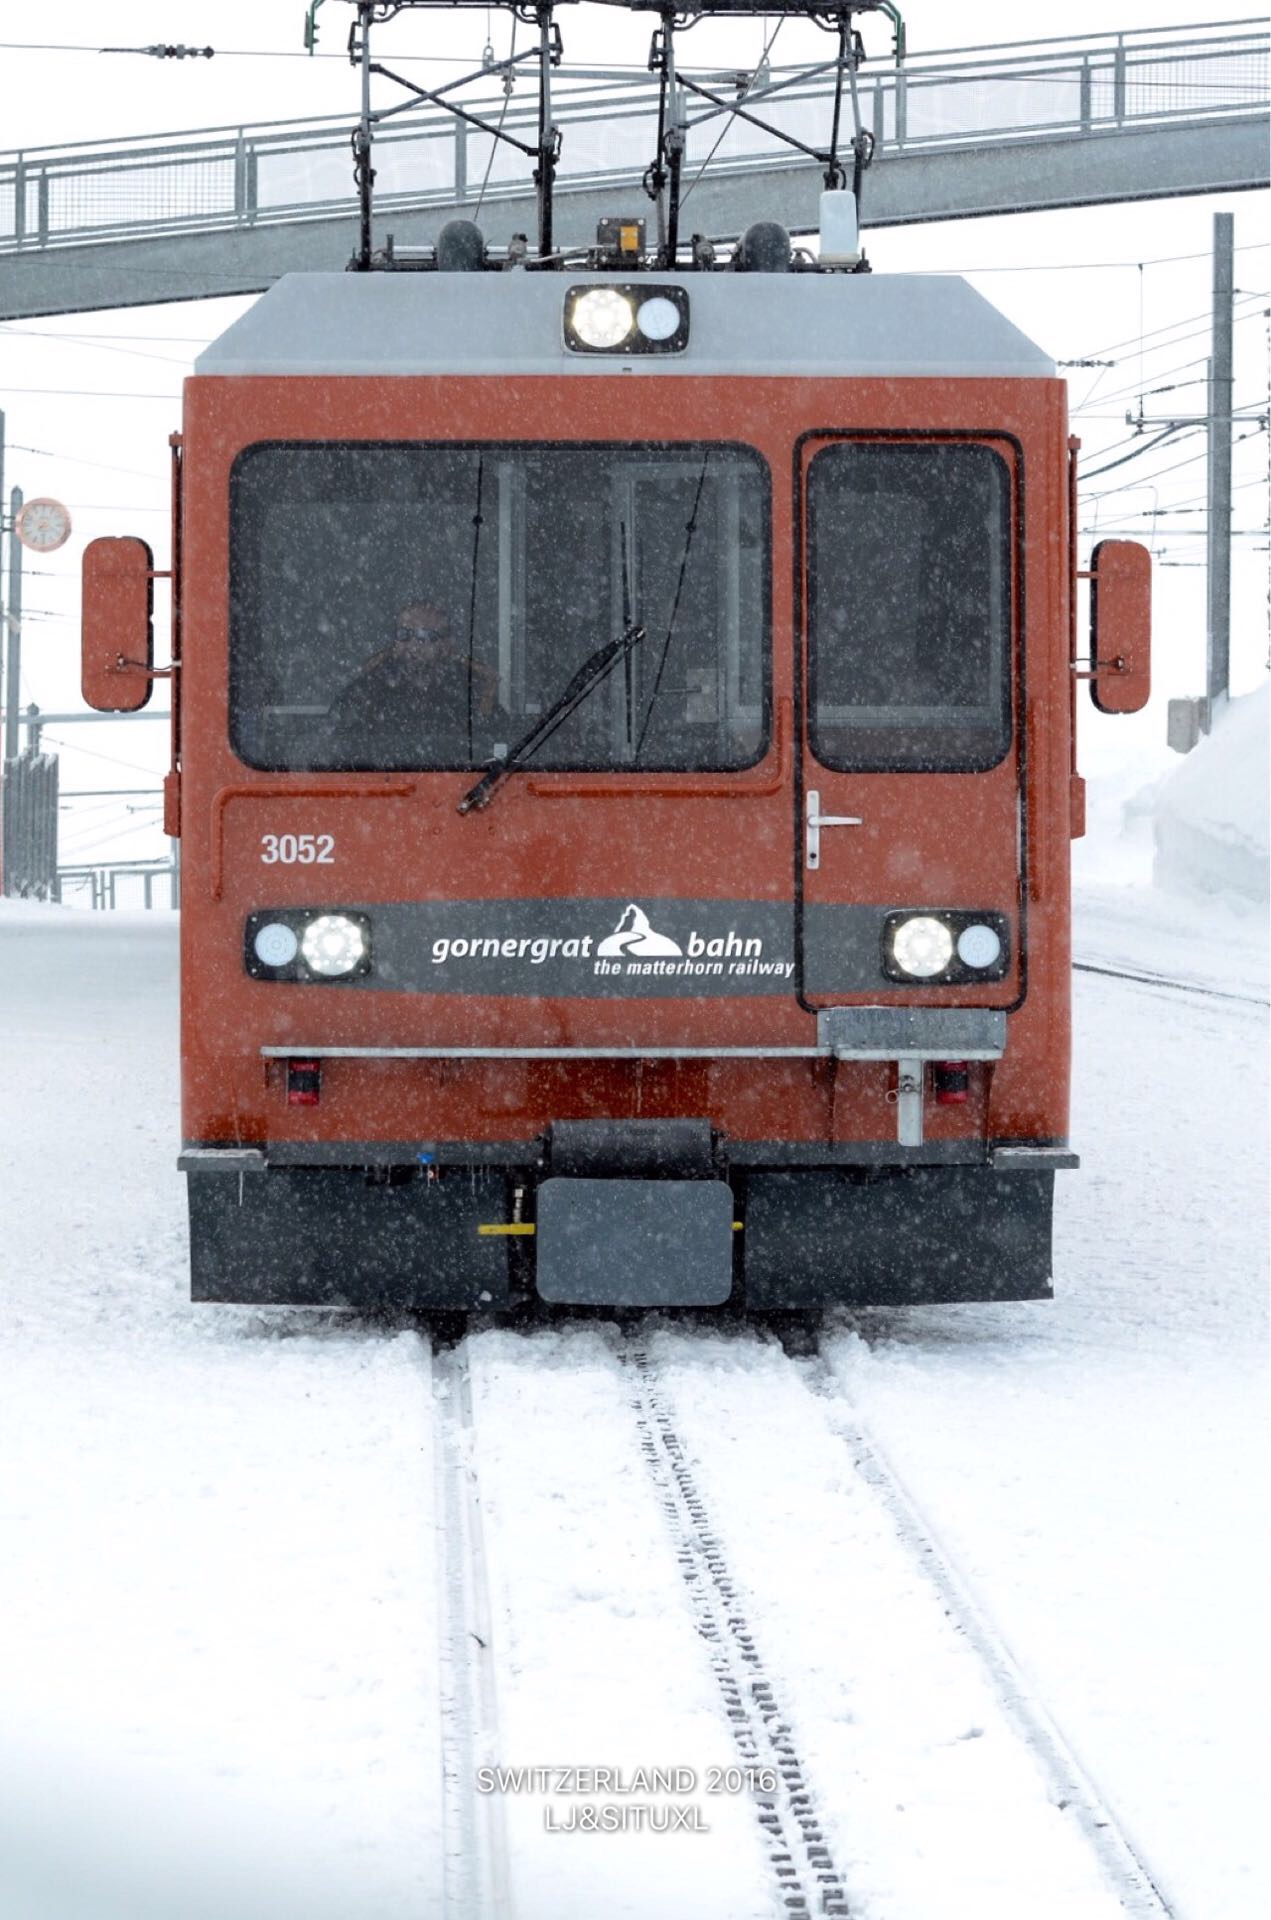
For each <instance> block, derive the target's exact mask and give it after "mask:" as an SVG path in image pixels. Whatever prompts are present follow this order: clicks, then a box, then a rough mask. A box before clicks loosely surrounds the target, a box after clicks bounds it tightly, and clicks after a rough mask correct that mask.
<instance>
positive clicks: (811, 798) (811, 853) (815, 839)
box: [807, 787, 865, 871]
mask: <svg viewBox="0 0 1271 1920" xmlns="http://www.w3.org/2000/svg"><path fill="white" fill-rule="evenodd" d="M864 824H865V822H864V821H863V820H861V819H860V818H859V817H858V815H856V814H854V813H822V812H821V796H820V794H819V793H818V792H817V790H816V788H815V787H809V789H808V810H807V864H808V866H809V867H811V868H812V869H813V870H814V871H815V869H816V868H817V867H819V866H820V864H821V828H822V827H862V826H864Z"/></svg>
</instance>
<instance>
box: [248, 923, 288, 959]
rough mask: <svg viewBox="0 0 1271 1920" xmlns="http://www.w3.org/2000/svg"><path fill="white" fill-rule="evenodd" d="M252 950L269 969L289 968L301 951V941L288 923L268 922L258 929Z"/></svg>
mask: <svg viewBox="0 0 1271 1920" xmlns="http://www.w3.org/2000/svg"><path fill="white" fill-rule="evenodd" d="M252 950H253V952H254V953H255V955H256V958H257V959H258V960H261V961H263V962H264V964H265V965H266V966H267V967H288V966H290V965H291V962H292V961H293V960H294V959H295V957H296V955H297V953H299V951H300V941H299V939H298V937H297V934H296V930H295V928H294V927H289V926H288V925H287V923H286V921H284V920H266V922H265V924H264V925H263V926H261V927H258V928H257V929H256V938H255V939H254V940H253V941H252Z"/></svg>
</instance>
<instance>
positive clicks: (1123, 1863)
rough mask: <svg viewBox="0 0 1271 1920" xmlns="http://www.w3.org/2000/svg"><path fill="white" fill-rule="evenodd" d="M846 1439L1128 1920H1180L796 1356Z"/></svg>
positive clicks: (890, 1474) (944, 1561)
mask: <svg viewBox="0 0 1271 1920" xmlns="http://www.w3.org/2000/svg"><path fill="white" fill-rule="evenodd" d="M792 1358H793V1360H794V1362H795V1364H796V1365H799V1366H801V1368H802V1369H803V1370H804V1372H805V1374H806V1377H807V1379H808V1383H809V1385H810V1387H811V1390H812V1391H813V1392H814V1393H815V1394H816V1396H817V1397H818V1398H819V1399H821V1400H822V1401H823V1402H824V1404H825V1409H826V1416H827V1418H828V1420H829V1422H830V1424H831V1426H832V1427H833V1429H834V1431H835V1432H836V1433H837V1434H838V1435H839V1437H840V1438H841V1439H842V1441H843V1443H844V1445H845V1446H846V1447H847V1449H848V1452H849V1454H850V1456H851V1459H852V1464H853V1467H854V1469H855V1471H856V1472H857V1473H859V1474H860V1476H861V1478H862V1479H863V1480H864V1481H865V1482H866V1484H867V1485H868V1486H869V1487H870V1488H871V1489H872V1490H873V1492H874V1493H875V1494H876V1495H877V1497H878V1498H879V1500H880V1501H881V1502H882V1504H883V1506H884V1507H885V1508H886V1510H887V1512H888V1514H889V1515H890V1516H891V1519H892V1521H893V1523H894V1525H895V1528H896V1532H897V1535H898V1536H899V1538H900V1539H901V1540H902V1541H903V1542H904V1543H905V1545H906V1546H907V1547H908V1548H909V1550H910V1552H911V1553H912V1554H913V1556H914V1558H915V1560H916V1561H917V1562H918V1563H919V1564H920V1565H921V1566H922V1569H923V1571H924V1573H925V1574H926V1577H927V1578H928V1580H929V1581H930V1582H931V1584H932V1586H933V1587H934V1588H935V1590H936V1593H937V1594H938V1595H939V1598H940V1602H941V1605H942V1606H943V1607H944V1609H945V1612H946V1614H947V1615H948V1617H949V1618H950V1620H952V1621H954V1622H955V1623H956V1625H957V1628H958V1631H959V1632H960V1633H961V1635H962V1636H963V1638H964V1639H965V1640H966V1642H967V1644H968V1645H969V1646H970V1647H971V1648H973V1650H974V1652H975V1654H976V1657H977V1658H978V1660H979V1661H980V1664H981V1666H982V1667H983V1669H984V1671H985V1672H986V1674H987V1675H988V1676H989V1678H990V1680H991V1682H992V1686H993V1690H994V1693H995V1695H996V1697H997V1699H998V1702H999V1703H1000V1705H1001V1707H1002V1709H1003V1711H1004V1713H1005V1715H1006V1718H1007V1720H1008V1721H1009V1723H1010V1725H1011V1726H1012V1728H1013V1729H1014V1731H1015V1733H1016V1734H1017V1736H1018V1737H1019V1739H1020V1740H1021V1741H1022V1743H1023V1744H1024V1745H1025V1746H1026V1747H1027V1748H1028V1750H1029V1752H1030V1753H1032V1754H1033V1756H1034V1758H1035V1759H1036V1760H1037V1762H1038V1764H1039V1766H1040V1767H1041V1768H1042V1770H1043V1772H1044V1774H1045V1776H1046V1779H1047V1782H1048V1786H1049V1791H1050V1796H1051V1799H1052V1801H1053V1803H1054V1805H1056V1806H1058V1807H1060V1808H1062V1809H1063V1810H1064V1812H1065V1813H1066V1814H1068V1815H1070V1816H1071V1818H1072V1819H1073V1821H1074V1822H1075V1824H1076V1825H1077V1826H1078V1827H1079V1828H1080V1830H1081V1832H1082V1834H1083V1836H1084V1838H1085V1840H1086V1843H1087V1845H1088V1846H1089V1848H1090V1850H1091V1852H1092V1853H1093V1854H1094V1856H1095V1858H1096V1859H1097V1860H1098V1862H1099V1865H1100V1868H1101V1871H1102V1874H1103V1878H1104V1880H1105V1882H1106V1884H1107V1885H1108V1887H1109V1888H1110V1889H1111V1891H1112V1892H1113V1893H1114V1894H1115V1896H1116V1898H1117V1899H1118V1900H1119V1902H1120V1904H1121V1908H1122V1911H1123V1912H1124V1913H1125V1914H1126V1915H1127V1917H1128V1920H1173V1908H1172V1907H1171V1906H1170V1904H1169V1902H1168V1901H1167V1899H1166V1896H1165V1894H1164V1893H1163V1892H1162V1890H1161V1888H1160V1887H1159V1886H1158V1884H1157V1882H1156V1880H1155V1878H1154V1877H1153V1875H1152V1872H1151V1870H1150V1868H1149V1867H1148V1866H1147V1864H1146V1862H1145V1860H1144V1859H1143V1857H1142V1855H1141V1853H1140V1852H1139V1850H1138V1848H1137V1847H1136V1846H1135V1845H1134V1843H1133V1841H1132V1840H1131V1839H1130V1837H1129V1836H1128V1834H1127V1833H1126V1831H1125V1828H1124V1825H1123V1824H1122V1822H1121V1821H1120V1820H1119V1819H1118V1818H1117V1817H1116V1815H1115V1814H1114V1813H1113V1811H1112V1810H1111V1808H1110V1807H1109V1805H1108V1802H1107V1800H1106V1799H1105V1798H1104V1796H1103V1794H1102V1793H1101V1792H1100V1790H1099V1788H1098V1786H1097V1785H1096V1783H1095V1781H1094V1780H1093V1778H1092V1776H1091V1775H1090V1774H1089V1773H1088V1772H1087V1771H1086V1769H1085V1768H1084V1767H1083V1766H1082V1765H1081V1763H1080V1762H1079V1761H1078V1759H1077V1758H1076V1756H1075V1754H1074V1753H1073V1751H1072V1749H1071V1747H1070V1746H1069V1744H1068V1742H1067V1741H1066V1739H1065V1738H1064V1735H1063V1733H1062V1731H1061V1730H1060V1728H1059V1726H1058V1725H1057V1724H1056V1722H1055V1720H1054V1718H1053V1716H1052V1715H1051V1713H1050V1711H1049V1709H1048V1708H1047V1707H1046V1705H1045V1704H1044V1702H1043V1701H1042V1700H1041V1699H1040V1697H1039V1696H1038V1695H1037V1694H1036V1692H1035V1691H1034V1690H1033V1689H1032V1688H1031V1687H1030V1686H1029V1684H1028V1682H1027V1680H1026V1679H1025V1677H1024V1675H1023V1673H1022V1672H1021V1670H1020V1667H1019V1664H1018V1662H1017V1661H1016V1659H1015V1657H1014V1655H1013V1654H1012V1653H1011V1651H1010V1649H1009V1647H1008V1646H1007V1645H1006V1643H1005V1642H1004V1641H1003V1640H1002V1638H1001V1636H1000V1635H999V1634H998V1633H997V1632H996V1631H995V1629H994V1628H993V1626H992V1625H991V1623H990V1622H989V1620H988V1619H987V1617H986V1615H985V1613H984V1611H983V1609H982V1608H981V1607H980V1606H979V1605H978V1604H977V1602H976V1601H975V1599H974V1597H973V1596H972V1594H971V1592H970V1590H969V1589H968V1587H967V1586H966V1583H965V1582H964V1581H963V1579H962V1578H961V1576H960V1575H959V1573H958V1572H957V1570H956V1568H955V1567H954V1565H953V1563H952V1561H951V1559H950V1558H949V1556H948V1554H947V1553H946V1552H945V1550H944V1549H943V1547H942V1546H941V1545H940V1542H939V1540H938V1539H937V1537H936V1535H935V1533H934V1532H933V1530H932V1528H931V1526H930V1525H929V1523H928V1522H927V1520H926V1518H925V1517H924V1515H923V1514H922V1513H921V1512H920V1510H919V1508H918V1506H917V1505H916V1503H915V1502H914V1500H913V1498H912V1496H911V1495H910V1494H909V1492H908V1490H907V1489H906V1488H905V1486H904V1484H903V1482H902V1481H901V1480H900V1478H899V1476H898V1475H897V1473H896V1472H895V1469H894V1468H893V1467H892V1465H891V1463H890V1462H889V1461H888V1459H887V1457H886V1455H885V1453H884V1452H883V1450H882V1448H881V1447H880V1446H879V1444H878V1442H877V1441H876V1440H875V1439H874V1438H873V1436H872V1435H871V1434H870V1433H869V1432H868V1430H867V1428H866V1426H865V1423H864V1422H863V1420H862V1419H861V1417H860V1415H859V1413H858V1412H857V1411H856V1410H855V1409H854V1408H853V1407H852V1406H851V1404H850V1402H849V1401H848V1400H847V1399H846V1398H845V1396H844V1394H843V1391H842V1387H841V1385H840V1383H839V1381H838V1379H837V1378H836V1376H835V1374H834V1372H833V1369H832V1368H831V1366H830V1365H829V1363H828V1362H827V1361H826V1360H825V1359H824V1357H823V1356H822V1355H821V1354H820V1353H819V1352H815V1353H813V1354H812V1355H811V1356H809V1357H807V1358H804V1357H803V1354H802V1351H801V1350H800V1351H797V1352H796V1354H795V1355H793V1356H792Z"/></svg>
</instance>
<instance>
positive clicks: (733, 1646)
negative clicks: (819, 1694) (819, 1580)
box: [619, 1338, 853, 1920]
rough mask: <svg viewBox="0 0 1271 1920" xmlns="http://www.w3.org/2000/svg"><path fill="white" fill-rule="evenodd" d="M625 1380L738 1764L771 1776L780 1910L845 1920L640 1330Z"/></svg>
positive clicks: (792, 1749) (769, 1827)
mask: <svg viewBox="0 0 1271 1920" xmlns="http://www.w3.org/2000/svg"><path fill="white" fill-rule="evenodd" d="M619 1352H620V1355H621V1358H622V1360H623V1362H624V1364H625V1365H626V1367H627V1369H628V1372H629V1375H630V1378H631V1384H632V1394H631V1405H632V1408H633V1409H634V1412H635V1416H636V1426H637V1428H638V1431H639V1435H640V1451H641V1453H642V1455H643V1458H644V1464H645V1466H646V1468H647V1469H648V1474H649V1478H650V1480H651V1481H652V1483H653V1486H654V1489H655V1491H656V1493H657V1496H658V1499H659V1501H660V1502H661V1506H662V1510H663V1512H664V1514H665V1516H666V1521H667V1526H668V1527H669V1529H670V1531H671V1535H672V1539H673V1541H674V1543H675V1552H676V1559H677V1561H678V1564H679V1569H680V1574H681V1577H682V1578H683V1581H684V1585H685V1587H686V1588H687V1592H688V1599H689V1604H690V1606H691V1607H692V1610H693V1613H694V1616H695V1618H696V1621H697V1627H698V1631H699V1633H700V1634H701V1636H702V1639H703V1641H704V1643H705V1646H706V1651H707V1658H708V1660H709V1662H710V1667H711V1671H712V1673H713V1674H714V1676H715V1681H716V1684H717V1685H718V1687H719V1691H720V1694H721V1695H722V1697H723V1702H724V1711H725V1713H726V1715H727V1718H728V1724H729V1726H730V1728H731V1730H732V1736H733V1741H734V1743H735V1745H736V1748H737V1753H738V1756H739V1758H740V1760H741V1763H742V1765H743V1766H745V1767H748V1768H755V1769H761V1770H762V1771H763V1773H764V1774H765V1775H766V1776H767V1777H768V1778H771V1779H772V1780H773V1781H775V1782H776V1785H775V1787H774V1788H773V1790H772V1791H771V1792H764V1791H760V1792H758V1793H757V1794H756V1795H755V1800H754V1805H755V1812H756V1816H757V1818H758V1821H759V1826H760V1829H761V1832H762V1835H763V1839H764V1842H765V1845H766V1847H767V1851H768V1858H769V1862H770V1865H771V1868H772V1873H773V1877H774V1879H775V1880H776V1883H777V1887H778V1890H779V1897H780V1900H781V1905H782V1910H783V1911H784V1912H786V1913H788V1914H790V1915H792V1916H799V1915H806V1916H808V1920H811V1916H813V1915H825V1916H842V1917H843V1920H853V1909H852V1908H851V1907H850V1906H849V1905H848V1901H847V1894H846V1891H845V1888H844V1884H843V1878H842V1875H841V1874H840V1872H839V1870H838V1868H837V1867H836V1866H835V1863H834V1859H833V1856H832V1854H831V1852H830V1848H829V1845H828V1843H827V1841H826V1838H825V1832H824V1829H823V1827H822V1824H821V1820H820V1816H819V1815H818V1813H817V1808H816V1801H815V1798H814V1795H813V1792H812V1788H811V1785H810V1783H809V1781H808V1777H807V1774H806V1772H805V1769H804V1764H803V1761H802V1759H801V1758H800V1755H799V1750H798V1747H797V1745H796V1741H795V1736H794V1733H793V1731H792V1729H791V1727H790V1725H789V1722H788V1721H787V1719H786V1717H785V1715H784V1713H783V1711H782V1708H781V1705H780V1702H779V1700H778V1697H777V1693H776V1689H775V1688H774V1686H773V1683H772V1681H771V1680H770V1679H769V1677H768V1673H767V1669H766V1668H765V1665H764V1661H763V1656H762V1654H761V1653H760V1651H759V1648H758V1646H757V1645H756V1642H755V1636H754V1633H753V1631H752V1629H751V1626H750V1623H749V1621H748V1620H747V1618H746V1615H745V1612H744V1610H743V1609H744V1604H745V1603H744V1601H743V1600H742V1598H741V1596H740V1595H739V1593H738V1591H737V1588H736V1586H735V1584H734V1582H733V1579H732V1576H731V1574H730V1572H729V1569H728V1563H727V1560H726V1559H725V1556H724V1550H723V1547H722V1546H721V1544H720V1540H719V1536H718V1535H717V1534H716V1533H715V1531H714V1529H713V1528H712V1525H711V1519H710V1514H709V1511H708V1509H707V1507H706V1503H705V1501H704V1500H703V1498H702V1495H701V1492H700V1490H699V1489H698V1487H697V1484H696V1482H695V1481H694V1478H693V1474H692V1470H691V1468H690V1467H689V1464H688V1461H687V1459H686V1457H685V1453H684V1449H683V1446H682V1445H681V1442H680V1439H679V1435H678V1434H677V1432H676V1429H675V1421H674V1418H673V1417H672V1414H671V1410H670V1407H669V1405H668V1403H667V1401H666V1399H665V1397H664V1395H663V1394H662V1391H661V1389H660V1387H659V1384H658V1376H657V1371H656V1368H655V1367H654V1364H653V1362H652V1360H651V1359H650V1357H649V1353H648V1350H647V1348H646V1347H644V1346H643V1345H641V1343H640V1341H639V1339H638V1338H637V1339H635V1340H633V1341H630V1342H624V1343H623V1345H622V1346H621V1347H620V1349H619Z"/></svg>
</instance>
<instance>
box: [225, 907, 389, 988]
mask: <svg viewBox="0 0 1271 1920" xmlns="http://www.w3.org/2000/svg"><path fill="white" fill-rule="evenodd" d="M243 964H244V966H245V967H246V969H247V972H248V973H249V974H250V975H251V977H252V979H253V980H273V981H277V982H280V983H289V984H292V985H298V986H303V985H306V984H307V985H311V986H316V985H317V984H318V983H319V982H321V981H324V980H329V981H331V982H332V983H333V984H334V985H344V984H346V983H348V982H351V981H353V980H354V979H361V978H362V977H363V976H364V975H365V974H369V973H370V971H371V922H370V918H369V916H368V915H367V914H365V913H359V912H358V911H357V909H356V908H355V907H349V908H346V909H344V910H339V909H336V910H331V909H328V908H325V907H266V908H264V909H262V910H260V911H258V912H256V913H249V914H248V916H247V924H246V926H245V927H244V928H243Z"/></svg>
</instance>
